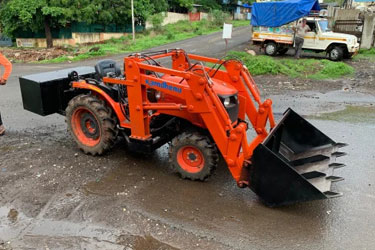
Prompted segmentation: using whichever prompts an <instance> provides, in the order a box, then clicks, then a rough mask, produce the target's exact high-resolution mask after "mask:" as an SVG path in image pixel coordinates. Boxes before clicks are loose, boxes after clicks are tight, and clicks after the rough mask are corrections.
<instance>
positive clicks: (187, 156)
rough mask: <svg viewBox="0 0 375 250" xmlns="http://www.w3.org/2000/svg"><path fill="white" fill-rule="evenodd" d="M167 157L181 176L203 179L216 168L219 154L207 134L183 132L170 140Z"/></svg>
mask: <svg viewBox="0 0 375 250" xmlns="http://www.w3.org/2000/svg"><path fill="white" fill-rule="evenodd" d="M169 159H170V161H171V163H172V165H173V168H174V170H175V171H176V172H177V173H179V174H180V176H181V177H182V178H184V179H185V178H186V179H190V180H201V181H204V180H205V179H207V178H208V177H209V176H210V175H211V174H212V173H213V172H214V170H215V169H216V167H217V164H218V161H219V154H218V151H217V148H216V145H215V144H214V143H212V142H211V140H210V138H209V137H208V136H205V135H202V134H200V133H198V132H184V133H182V134H180V135H178V136H177V137H175V138H174V139H173V140H172V143H171V145H170V147H169Z"/></svg>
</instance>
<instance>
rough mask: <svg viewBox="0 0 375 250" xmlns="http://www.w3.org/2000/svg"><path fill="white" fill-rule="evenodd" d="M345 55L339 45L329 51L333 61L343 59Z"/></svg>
mask: <svg viewBox="0 0 375 250" xmlns="http://www.w3.org/2000/svg"><path fill="white" fill-rule="evenodd" d="M343 56H344V51H343V49H342V48H340V47H337V46H336V47H333V48H332V49H331V50H330V51H329V59H330V60H332V61H340V60H342V58H343Z"/></svg>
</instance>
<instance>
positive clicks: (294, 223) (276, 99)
mask: <svg viewBox="0 0 375 250" xmlns="http://www.w3.org/2000/svg"><path fill="white" fill-rule="evenodd" d="M236 35H237V36H238V37H237V38H236V39H237V40H236V41H232V43H231V45H230V46H233V48H234V47H237V46H238V44H242V45H241V46H243V44H244V43H245V42H246V41H247V38H246V36H243V35H242V34H239V33H236ZM207 40H212V41H213V43H215V41H216V42H217V43H218V44H219V43H220V42H222V41H220V36H219V37H216V36H213V35H212V36H208V37H207ZM241 41H242V42H241ZM180 45H181V44H180V43H177V44H176V45H174V46H173V47H183V46H180ZM198 45H200V46H201V48H200V50H197V51H195V52H196V53H200V54H205V55H211V56H216V55H218V54H220V53H222V51H221V49H220V46H219V45H217V46H216V49H215V46H209V44H207V45H203V44H202V43H201V41H200V40H199V39H192V40H190V42H189V43H187V44H186V45H185V46H186V48H187V49H189V48H193V47H195V48H197V47H199V46H198ZM170 46H172V45H170ZM162 48H164V47H162ZM114 59H115V60H121V57H120V56H119V57H114ZM94 63H95V62H94V61H87V64H88V65H93V64H94ZM75 65H76V64H73V65H69V66H75ZM364 66H365V65H363V67H364ZM64 67H67V65H65V64H61V65H43V66H41V65H35V66H30V65H15V71H14V74H13V75H12V78H11V79H10V81H9V85H7V86H6V87H4V88H1V91H0V107H1V112H2V114H3V117H4V122H5V125H6V127H7V128H8V131H7V134H6V136H3V137H0V249H2V250H3V249H7V250H8V249H373V248H374V247H375V240H374V231H375V223H374V222H375V214H374V213H373V207H374V206H375V195H374V194H375V182H374V180H375V171H374V168H373V162H374V159H375V154H374V151H373V149H374V147H375V142H374V140H373V139H372V136H371V135H372V134H374V133H375V125H374V116H373V113H374V110H373V107H372V105H371V104H373V103H375V96H374V95H373V88H372V87H371V86H372V85H371V84H369V85H363V86H364V87H363V90H362V89H361V90H358V91H357V87H358V86H361V84H362V83H359V85H357V86H353V87H352V88H349V89H346V88H345V86H347V84H348V81H349V82H351V81H350V79H339V80H335V81H334V82H331V81H322V82H321V83H320V82H304V81H302V82H300V81H299V80H297V79H295V81H296V82H291V81H290V80H289V79H286V78H283V77H269V76H267V77H262V78H257V79H256V80H257V82H258V84H259V86H260V88H261V92H262V96H263V97H264V98H271V99H272V100H273V103H274V111H275V114H276V118H277V119H280V118H281V116H282V112H283V111H285V110H286V108H288V107H292V108H293V109H295V110H296V111H297V112H298V113H300V114H301V115H303V116H305V117H308V118H309V119H310V121H311V122H312V123H313V124H314V125H316V126H317V127H318V128H319V129H321V130H322V131H324V132H325V133H326V134H327V135H329V136H330V137H332V139H334V140H336V141H339V142H346V143H349V146H348V147H346V148H344V151H346V152H347V153H348V154H349V156H347V157H344V158H342V159H340V162H343V163H345V164H346V165H347V167H346V168H342V169H339V170H337V172H336V174H337V175H338V176H342V177H344V178H345V181H343V182H339V183H337V184H335V186H334V191H338V192H343V193H344V196H343V197H341V198H337V199H332V200H322V201H314V202H308V203H302V204H296V205H292V206H287V207H281V208H267V207H265V206H264V205H262V203H261V202H260V201H259V200H258V198H257V196H256V195H255V194H253V193H252V192H251V191H250V190H249V189H239V188H237V186H236V184H235V182H234V181H233V179H232V177H231V176H230V173H229V171H228V169H227V167H226V166H225V164H224V163H223V162H221V163H220V165H219V167H218V169H217V171H216V172H215V174H214V175H213V176H212V177H211V178H209V179H208V180H207V181H205V182H192V181H188V180H182V179H180V178H179V177H178V175H176V174H175V173H174V171H173V170H172V169H171V168H170V165H169V162H168V161H169V159H168V154H167V149H168V148H167V146H164V147H162V148H161V149H159V150H157V151H156V152H155V153H153V154H151V155H146V156H145V155H134V154H132V153H130V152H128V151H127V150H126V149H125V147H124V142H123V141H122V140H121V139H119V140H118V141H117V143H116V145H115V147H114V149H113V150H112V151H111V152H109V153H108V154H106V155H105V156H102V157H92V156H87V155H84V154H83V153H82V152H80V151H79V150H78V149H77V147H76V145H75V144H74V143H73V140H72V139H71V138H70V136H69V135H68V133H67V131H66V125H65V123H64V118H63V117H61V116H57V115H52V116H48V117H39V116H36V115H33V114H31V113H29V112H26V111H23V109H22V102H21V96H20V94H19V86H18V84H17V79H16V77H18V76H20V75H25V74H30V73H31V72H41V71H45V70H54V69H58V68H64ZM364 70H365V69H364ZM368 72H371V69H370V68H368ZM287 81H289V83H285V82H287ZM279 82H281V84H279ZM359 82H361V81H359ZM297 83H298V84H299V83H303V84H306V85H301V86H303V88H302V87H301V88H300V89H296V87H297ZM292 85H293V86H292ZM288 86H290V87H288ZM293 87H294V89H293Z"/></svg>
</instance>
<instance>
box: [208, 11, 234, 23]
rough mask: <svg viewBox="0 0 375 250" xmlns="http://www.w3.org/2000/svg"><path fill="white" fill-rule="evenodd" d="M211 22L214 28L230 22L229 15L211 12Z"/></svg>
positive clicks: (221, 12) (222, 12)
mask: <svg viewBox="0 0 375 250" xmlns="http://www.w3.org/2000/svg"><path fill="white" fill-rule="evenodd" d="M211 15H212V22H213V24H214V25H215V26H220V25H223V24H224V23H225V22H226V21H229V20H230V15H229V14H228V13H226V12H224V11H221V10H213V11H212V12H211Z"/></svg>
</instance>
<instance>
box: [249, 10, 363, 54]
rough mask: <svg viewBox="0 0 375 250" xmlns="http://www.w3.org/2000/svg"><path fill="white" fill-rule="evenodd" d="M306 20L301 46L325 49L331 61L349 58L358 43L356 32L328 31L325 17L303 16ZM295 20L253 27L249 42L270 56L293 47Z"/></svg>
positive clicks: (305, 48)
mask: <svg viewBox="0 0 375 250" xmlns="http://www.w3.org/2000/svg"><path fill="white" fill-rule="evenodd" d="M306 20H307V25H308V26H309V27H310V29H311V31H310V32H307V33H306V35H305V37H304V39H305V41H304V44H303V47H302V49H303V50H310V51H311V50H312V51H315V52H326V53H327V54H328V57H329V59H331V60H332V61H340V60H342V59H343V58H351V57H352V56H353V55H355V54H356V53H358V51H359V43H358V41H357V37H356V36H353V35H349V34H342V33H335V32H332V31H331V30H330V29H329V27H328V20H327V19H326V18H322V17H307V18H306ZM299 21H301V19H300V20H299ZM299 21H298V22H299ZM296 24H297V22H292V23H289V24H286V25H283V26H281V27H276V28H270V27H253V32H252V41H253V44H256V45H260V46H261V47H263V48H264V49H265V53H266V54H267V55H270V56H275V55H277V54H281V55H282V54H285V53H286V52H287V51H288V49H289V48H292V47H294V31H293V27H295V26H296Z"/></svg>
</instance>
